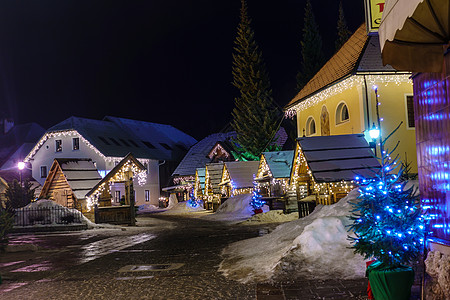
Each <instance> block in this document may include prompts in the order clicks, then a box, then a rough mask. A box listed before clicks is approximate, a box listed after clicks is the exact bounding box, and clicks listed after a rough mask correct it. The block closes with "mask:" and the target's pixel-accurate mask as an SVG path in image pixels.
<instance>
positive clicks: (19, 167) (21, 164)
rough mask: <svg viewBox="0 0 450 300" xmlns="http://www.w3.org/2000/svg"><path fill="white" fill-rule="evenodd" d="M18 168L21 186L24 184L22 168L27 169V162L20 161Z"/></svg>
mask: <svg viewBox="0 0 450 300" xmlns="http://www.w3.org/2000/svg"><path fill="white" fill-rule="evenodd" d="M17 168H18V169H19V176H20V186H22V170H23V169H25V163H24V162H23V161H19V163H18V164H17Z"/></svg>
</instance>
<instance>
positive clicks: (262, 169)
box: [255, 150, 297, 211]
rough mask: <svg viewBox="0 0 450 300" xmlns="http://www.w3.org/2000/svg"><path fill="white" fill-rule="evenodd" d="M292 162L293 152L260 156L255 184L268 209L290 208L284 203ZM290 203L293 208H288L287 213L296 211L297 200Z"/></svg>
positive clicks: (276, 152) (277, 152)
mask: <svg viewBox="0 0 450 300" xmlns="http://www.w3.org/2000/svg"><path fill="white" fill-rule="evenodd" d="M293 161H294V150H292V151H275V152H263V154H261V159H260V161H259V166H258V172H257V174H256V177H255V182H256V187H257V188H258V189H259V193H260V195H261V196H262V198H263V200H265V201H267V203H268V204H269V207H270V209H273V208H274V207H276V208H280V209H283V210H285V211H286V208H288V207H290V206H289V205H288V203H286V201H287V200H288V197H287V196H288V191H289V180H290V177H291V170H292V164H293ZM292 202H293V205H291V206H293V208H289V209H288V210H289V211H290V210H296V209H297V199H296V198H294V199H293V201H292Z"/></svg>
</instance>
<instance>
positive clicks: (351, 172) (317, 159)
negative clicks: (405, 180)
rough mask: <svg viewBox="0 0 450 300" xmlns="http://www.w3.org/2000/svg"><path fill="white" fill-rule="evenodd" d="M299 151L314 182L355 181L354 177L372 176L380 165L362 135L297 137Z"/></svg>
mask: <svg viewBox="0 0 450 300" xmlns="http://www.w3.org/2000/svg"><path fill="white" fill-rule="evenodd" d="M297 140H298V143H299V144H300V148H301V149H302V152H303V154H304V156H305V158H306V162H307V163H308V167H309V169H310V170H311V172H312V175H313V177H314V180H315V181H316V182H339V181H342V180H345V181H351V180H354V179H355V177H356V176H357V175H361V176H363V177H366V178H372V177H374V175H375V173H374V171H378V170H379V168H380V164H379V162H378V160H377V159H376V158H375V157H374V155H373V152H372V150H371V148H370V146H369V144H368V143H367V141H366V139H365V137H364V135H363V134H344V135H329V136H314V137H301V138H298V139H297Z"/></svg>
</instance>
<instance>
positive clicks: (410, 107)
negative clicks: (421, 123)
mask: <svg viewBox="0 0 450 300" xmlns="http://www.w3.org/2000/svg"><path fill="white" fill-rule="evenodd" d="M406 117H407V120H406V121H407V122H408V128H415V127H416V124H415V122H414V97H413V96H406Z"/></svg>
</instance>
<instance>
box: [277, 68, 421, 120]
mask: <svg viewBox="0 0 450 300" xmlns="http://www.w3.org/2000/svg"><path fill="white" fill-rule="evenodd" d="M410 77H411V74H395V75H383V74H378V75H365V78H366V80H367V83H368V84H369V85H374V84H375V83H377V84H380V83H381V84H382V83H384V84H385V86H387V85H388V84H389V83H395V84H397V85H400V84H401V83H405V82H406V83H411V84H412V80H411V78H410ZM363 83H364V76H363V75H354V76H351V77H349V78H347V79H344V80H343V81H341V82H338V83H336V84H334V85H332V86H331V87H329V88H327V89H324V90H323V91H321V92H318V93H317V94H314V95H312V96H310V97H308V98H306V99H305V100H303V101H301V102H300V103H297V104H296V105H294V106H293V107H290V108H289V109H288V110H286V111H285V116H286V117H287V118H293V117H294V116H296V115H297V113H298V112H300V111H303V110H305V109H307V108H310V107H312V106H314V105H316V104H318V103H320V102H322V101H324V100H326V99H328V98H330V97H332V96H335V95H338V94H341V93H343V92H344V91H346V90H348V89H351V88H353V87H355V86H358V85H362V84H363Z"/></svg>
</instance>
